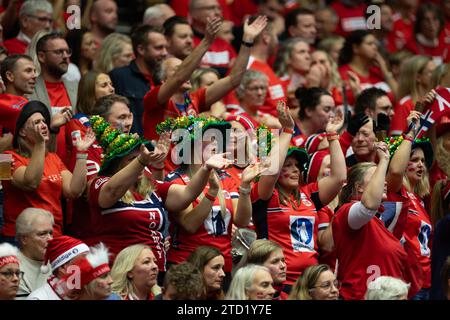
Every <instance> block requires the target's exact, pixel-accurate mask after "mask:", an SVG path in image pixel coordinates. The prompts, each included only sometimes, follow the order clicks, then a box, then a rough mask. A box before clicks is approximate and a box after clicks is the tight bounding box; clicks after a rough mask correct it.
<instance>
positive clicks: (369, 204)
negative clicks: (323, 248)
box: [348, 142, 389, 230]
mask: <svg viewBox="0 0 450 320" xmlns="http://www.w3.org/2000/svg"><path fill="white" fill-rule="evenodd" d="M377 156H378V158H379V159H380V161H379V162H378V166H377V168H376V170H375V172H374V173H373V175H372V177H370V181H369V183H368V184H367V186H366V188H365V190H364V192H363V194H362V197H361V201H358V202H356V203H354V204H353V205H352V206H351V208H350V211H349V213H348V224H349V226H350V228H352V229H353V230H358V229H360V228H361V227H363V226H364V225H365V224H367V223H368V222H369V221H370V220H371V219H372V218H373V217H374V216H375V214H376V213H377V210H378V207H379V206H380V204H381V201H382V198H383V193H384V181H385V178H386V171H387V167H388V164H389V151H388V147H387V145H386V144H385V143H384V142H379V143H377Z"/></svg>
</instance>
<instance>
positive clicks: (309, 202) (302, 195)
mask: <svg viewBox="0 0 450 320" xmlns="http://www.w3.org/2000/svg"><path fill="white" fill-rule="evenodd" d="M300 199H302V202H303V204H304V205H305V206H307V207H311V206H312V203H311V201H309V199H308V197H307V196H306V194H304V193H303V192H302V193H300Z"/></svg>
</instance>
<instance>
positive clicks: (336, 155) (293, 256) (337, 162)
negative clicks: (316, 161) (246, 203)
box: [251, 102, 346, 292]
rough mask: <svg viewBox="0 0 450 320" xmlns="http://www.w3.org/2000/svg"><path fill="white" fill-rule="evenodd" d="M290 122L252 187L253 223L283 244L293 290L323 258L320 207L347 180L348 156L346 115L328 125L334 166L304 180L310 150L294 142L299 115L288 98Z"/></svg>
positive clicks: (283, 112)
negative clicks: (342, 139) (343, 132)
mask: <svg viewBox="0 0 450 320" xmlns="http://www.w3.org/2000/svg"><path fill="white" fill-rule="evenodd" d="M278 109H279V120H280V122H281V124H282V127H283V128H284V129H283V131H282V132H281V133H280V136H279V139H278V140H279V141H278V143H276V144H275V145H274V148H272V150H271V151H270V156H269V158H270V163H271V164H272V167H271V168H270V170H269V173H268V174H266V175H263V176H261V178H260V180H259V182H258V183H256V184H255V185H254V186H253V188H252V194H251V196H252V203H253V223H254V224H255V226H256V231H257V234H258V238H266V239H269V240H272V241H274V242H276V243H278V244H279V245H280V246H281V247H282V248H283V253H284V256H285V258H286V265H287V273H286V283H285V287H284V288H283V290H284V291H286V292H289V290H290V287H291V286H292V285H293V283H294V282H295V280H296V279H297V278H298V276H299V275H301V274H302V272H303V270H304V269H306V268H307V267H308V266H310V265H314V264H317V263H318V260H317V258H318V253H317V250H318V246H317V239H318V236H319V232H318V225H319V217H318V215H317V211H318V210H320V209H321V208H322V207H323V206H324V205H327V204H328V203H329V202H330V201H331V200H333V199H334V198H335V197H336V195H337V194H338V193H339V191H340V190H341V188H342V185H343V183H344V182H345V180H346V168H345V159H344V155H343V153H342V150H341V147H340V145H339V136H338V134H337V133H336V131H337V129H338V128H340V126H341V125H342V119H332V120H330V122H329V123H328V125H327V126H326V131H327V138H328V140H329V142H330V146H329V149H330V155H331V172H330V175H329V176H327V177H325V178H323V179H321V180H320V181H318V182H314V183H311V184H307V185H305V184H303V180H302V179H300V177H301V174H300V173H301V168H302V167H303V165H304V163H306V161H307V159H308V156H307V154H306V152H305V151H304V150H303V149H299V148H295V147H294V148H289V143H290V140H291V137H292V132H293V127H294V121H293V119H292V118H291V116H290V115H289V112H288V109H287V107H286V104H285V103H283V102H282V103H281V104H280V105H279V106H278Z"/></svg>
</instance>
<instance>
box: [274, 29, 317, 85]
mask: <svg viewBox="0 0 450 320" xmlns="http://www.w3.org/2000/svg"><path fill="white" fill-rule="evenodd" d="M299 42H304V43H306V44H307V45H308V46H309V43H308V41H307V40H305V39H303V38H299V37H296V38H289V39H287V40H285V41H284V42H283V43H281V46H280V49H279V50H278V52H277V58H276V60H275V63H274V66H273V68H274V70H275V73H276V75H277V76H279V77H282V76H284V75H285V74H286V73H287V69H288V62H289V61H290V60H291V55H292V51H293V50H294V47H295V46H296V45H297V43H299Z"/></svg>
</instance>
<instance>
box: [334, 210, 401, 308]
mask: <svg viewBox="0 0 450 320" xmlns="http://www.w3.org/2000/svg"><path fill="white" fill-rule="evenodd" d="M353 204H354V202H353V203H346V204H344V205H343V206H342V207H340V208H339V210H338V212H337V213H336V215H335V218H334V220H333V239H334V245H335V248H336V255H337V258H338V261H339V266H338V279H339V280H340V281H341V282H342V286H341V290H340V295H341V296H342V297H343V298H344V299H345V300H363V299H364V295H365V293H366V291H367V283H368V282H371V281H373V280H375V279H376V278H377V277H378V276H382V275H386V276H391V277H394V278H399V279H404V271H405V270H404V268H405V267H404V265H405V264H406V260H407V255H406V253H405V251H404V249H403V247H402V245H401V244H400V241H399V239H397V238H396V237H394V235H393V234H392V233H391V232H389V231H388V229H386V227H385V226H384V223H383V221H382V220H380V219H379V218H377V217H373V218H372V219H371V220H370V221H369V222H368V223H367V224H366V225H364V226H363V227H361V228H360V229H359V230H353V229H352V228H350V226H349V224H348V215H349V211H350V207H351V206H352V205H353Z"/></svg>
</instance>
